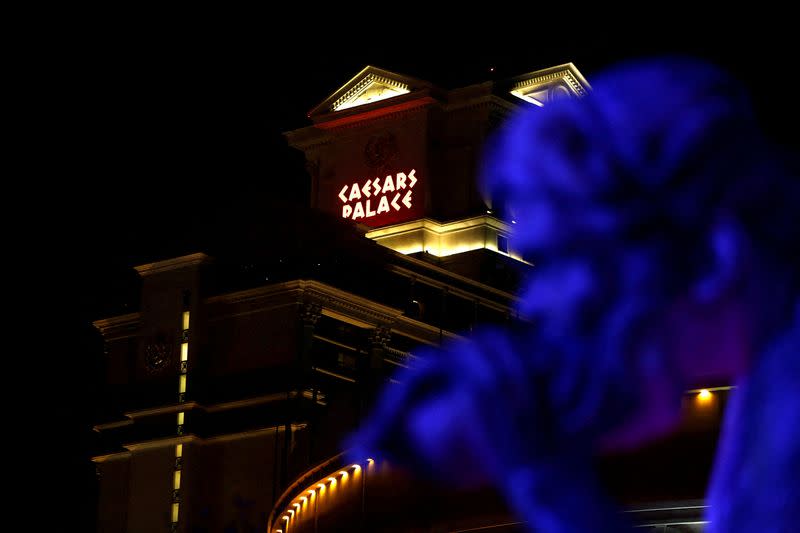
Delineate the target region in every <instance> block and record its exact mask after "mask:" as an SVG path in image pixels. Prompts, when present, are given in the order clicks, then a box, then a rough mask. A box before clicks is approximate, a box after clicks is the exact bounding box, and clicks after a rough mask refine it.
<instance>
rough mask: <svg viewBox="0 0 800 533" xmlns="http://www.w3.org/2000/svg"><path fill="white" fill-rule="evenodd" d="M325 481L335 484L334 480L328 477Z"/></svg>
mask: <svg viewBox="0 0 800 533" xmlns="http://www.w3.org/2000/svg"><path fill="white" fill-rule="evenodd" d="M340 473H341V472H340ZM325 481H330V482H331V483H336V480H335V479H333V478H332V477H329V478H328V479H326V480H325Z"/></svg>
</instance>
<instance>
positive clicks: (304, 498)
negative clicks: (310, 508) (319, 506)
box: [300, 496, 308, 503]
mask: <svg viewBox="0 0 800 533" xmlns="http://www.w3.org/2000/svg"><path fill="white" fill-rule="evenodd" d="M300 501H301V502H302V503H306V502H307V501H308V498H307V497H305V496H303V497H302V498H300Z"/></svg>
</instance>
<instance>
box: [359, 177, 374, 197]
mask: <svg viewBox="0 0 800 533" xmlns="http://www.w3.org/2000/svg"><path fill="white" fill-rule="evenodd" d="M370 183H371V182H370V180H367V182H366V183H365V184H364V185H362V186H361V194H363V195H364V196H366V197H367V198H369V197H370V196H372V191H370V190H369V186H370Z"/></svg>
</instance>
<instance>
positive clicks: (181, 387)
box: [178, 374, 186, 394]
mask: <svg viewBox="0 0 800 533" xmlns="http://www.w3.org/2000/svg"><path fill="white" fill-rule="evenodd" d="M178 392H180V393H181V394H183V393H184V392H186V374H181V375H180V377H179V378H178Z"/></svg>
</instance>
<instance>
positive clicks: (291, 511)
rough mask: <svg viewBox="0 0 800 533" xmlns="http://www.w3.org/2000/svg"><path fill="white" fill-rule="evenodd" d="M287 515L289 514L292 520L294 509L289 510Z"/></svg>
mask: <svg viewBox="0 0 800 533" xmlns="http://www.w3.org/2000/svg"><path fill="white" fill-rule="evenodd" d="M289 513H291V515H292V518H294V509H289Z"/></svg>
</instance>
